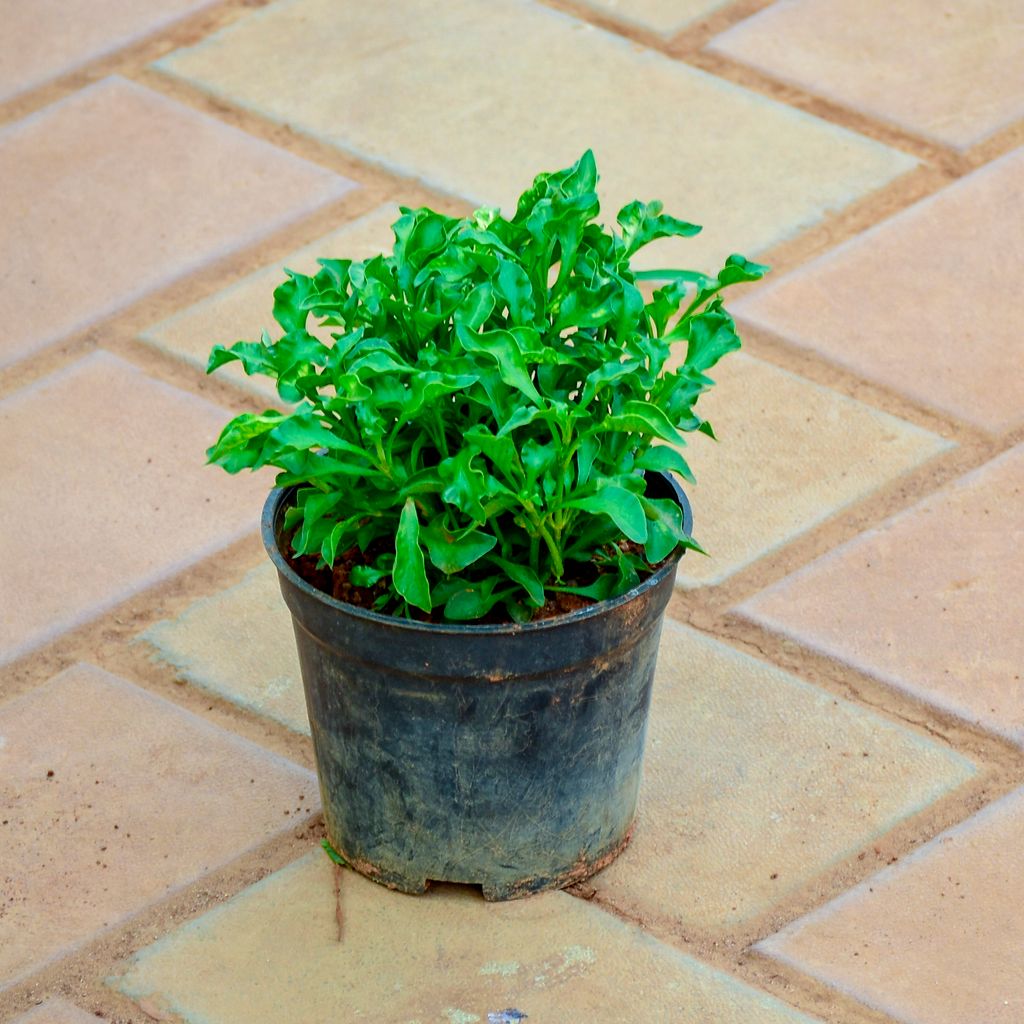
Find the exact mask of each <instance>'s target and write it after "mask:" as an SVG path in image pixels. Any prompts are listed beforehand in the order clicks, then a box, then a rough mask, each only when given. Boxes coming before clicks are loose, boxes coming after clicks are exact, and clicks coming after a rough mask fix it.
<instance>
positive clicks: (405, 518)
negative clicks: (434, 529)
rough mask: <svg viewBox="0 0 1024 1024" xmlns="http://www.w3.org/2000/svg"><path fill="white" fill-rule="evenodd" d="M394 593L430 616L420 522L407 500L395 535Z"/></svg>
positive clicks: (413, 506)
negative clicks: (395, 591) (396, 592)
mask: <svg viewBox="0 0 1024 1024" xmlns="http://www.w3.org/2000/svg"><path fill="white" fill-rule="evenodd" d="M393 579H394V581H395V590H397V591H398V593H399V594H401V595H402V597H404V598H405V599H406V601H408V602H409V604H411V605H413V606H414V607H416V608H420V609H422V610H423V611H425V612H429V611H430V609H431V607H432V605H431V603H430V584H429V582H428V581H427V570H426V563H425V561H424V558H423V551H422V549H421V548H420V520H419V516H417V514H416V503H415V502H414V501H413V499H412V498H406V501H405V505H404V506H403V507H402V515H401V518H400V519H399V521H398V533H397V534H396V535H395V570H394V576H393Z"/></svg>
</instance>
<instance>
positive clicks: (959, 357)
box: [732, 149, 1024, 432]
mask: <svg viewBox="0 0 1024 1024" xmlns="http://www.w3.org/2000/svg"><path fill="white" fill-rule="evenodd" d="M1022 176H1024V149H1018V150H1015V151H1014V152H1013V153H1011V154H1009V155H1008V156H1006V157H1003V158H1002V159H1001V160H998V161H996V162H995V163H993V164H990V165H989V166H987V167H985V168H983V169H982V170H979V171H975V172H974V173H973V174H971V175H970V176H968V177H967V178H965V179H962V180H961V181H959V182H957V183H956V184H955V185H952V186H950V187H949V188H947V189H944V190H943V191H941V192H939V193H938V194H937V195H935V196H933V197H931V198H929V199H926V200H924V201H923V202H921V203H918V204H917V205H916V206H913V207H911V208H910V209H909V210H906V211H904V212H903V213H901V214H899V215H897V216H895V217H893V218H892V219H891V220H888V221H885V222H883V223H882V224H880V225H879V226H878V227H876V228H873V229H872V230H870V231H867V232H865V233H864V234H862V235H859V236H858V237H856V238H855V239H853V240H852V241H850V242H847V243H846V244H845V245H842V246H839V247H838V248H837V249H835V250H833V251H832V252H830V253H828V254H827V255H825V256H823V257H822V258H821V259H818V260H815V261H814V262H813V263H810V264H808V265H807V266H806V267H804V268H802V269H800V270H798V271H796V272H795V273H793V274H790V275H789V276H787V277H783V278H780V279H778V280H775V281H770V282H769V283H767V284H766V285H765V286H764V287H762V288H760V289H759V290H758V292H757V293H756V294H753V295H750V296H748V297H746V298H743V299H741V300H739V301H738V302H736V303H735V304H734V305H733V307H732V308H733V312H734V313H735V314H736V315H737V316H738V317H739V318H740V319H741V320H742V321H747V322H750V323H753V324H758V325H760V326H763V327H767V328H769V329H770V330H772V331H775V332H776V333H778V334H781V335H782V336H783V337H785V338H787V339H788V340H790V341H792V342H795V343H796V344H798V345H801V346H804V347H806V348H810V349H813V350H815V351H817V352H820V353H821V354H822V355H824V356H827V357H828V358H829V359H832V360H834V361H835V362H837V363H839V364H841V365H842V366H845V367H847V368H849V369H851V370H853V371H854V373H857V374H860V375H862V376H864V377H867V378H869V379H870V380H873V381H876V382H878V383H880V384H882V385H884V386H885V387H888V388H891V389H892V390H894V391H897V392H902V393H903V394H905V395H908V396H909V397H910V398H913V399H915V400H917V401H918V402H920V403H922V404H924V405H927V406H932V407H934V408H936V409H939V410H941V411H943V412H946V413H951V414H952V415H953V416H955V417H957V418H959V419H963V420H966V421H967V422H969V423H973V424H975V425H976V426H979V427H982V428H984V429H986V430H990V431H995V432H999V431H1004V430H1009V429H1010V428H1012V427H1014V426H1018V425H1020V424H1021V423H1024V376H1022V375H1021V374H1020V373H1016V372H1013V370H1014V368H1016V367H1019V366H1020V365H1021V364H1022V362H1024V335H1022V334H1021V331H1020V330H1019V323H1020V322H1021V320H1022V318H1024V295H1022V292H1021V289H1020V287H1019V281H1018V278H1019V268H1020V267H1021V266H1022V265H1024V235H1022V234H1021V232H1020V230H1019V225H1020V223H1021V222H1022V220H1024V189H1021V187H1020V181H1021V178H1022Z"/></svg>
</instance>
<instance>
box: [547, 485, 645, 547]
mask: <svg viewBox="0 0 1024 1024" xmlns="http://www.w3.org/2000/svg"><path fill="white" fill-rule="evenodd" d="M566 508H578V509H580V510H581V511H583V512H593V513H595V514H597V515H606V516H608V517H609V518H610V519H611V520H612V521H613V522H614V523H615V525H616V526H617V527H618V528H619V529H620V530H621V531H622V532H623V533H624V534H625V535H626V536H627V537H628V538H629V539H630V540H632V541H636V542H637V543H638V544H643V543H644V541H646V540H647V517H646V515H645V514H644V507H643V505H641V504H640V499H639V498H638V497H637V496H636V495H635V494H633V493H632V491H627V490H626V489H625V488H624V487H620V486H618V485H617V484H606V485H605V486H604V487H602V488H601V489H600V490H599V491H597V493H596V494H592V495H589V496H587V497H583V498H574V499H573V500H572V501H568V502H566Z"/></svg>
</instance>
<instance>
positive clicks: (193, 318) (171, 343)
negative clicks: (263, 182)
mask: <svg viewBox="0 0 1024 1024" xmlns="http://www.w3.org/2000/svg"><path fill="white" fill-rule="evenodd" d="M397 218H398V210H397V208H396V207H395V206H392V205H391V204H386V205H384V206H380V207H377V209H375V210H373V211H372V212H370V213H368V214H366V215H365V216H363V217H360V218H359V219H358V220H354V221H352V222H351V223H350V224H346V225H344V226H343V227H341V228H339V229H338V230H337V231H333V232H331V234H329V235H325V236H324V237H323V238H320V239H317V241H315V242H312V243H310V244H309V245H307V246H305V247H304V248H302V249H299V250H298V251H297V252H293V253H292V254H291V255H289V256H287V257H285V259H283V260H282V261H281V262H280V264H277V263H275V264H273V265H271V266H268V267H264V268H263V269H262V270H257V271H256V272H255V273H253V274H250V275H249V276H248V277H245V278H243V279H242V280H241V281H239V282H238V283H237V284H233V285H232V286H231V287H230V288H226V289H224V291H222V292H217V293H216V294H215V295H211V296H209V298H206V299H203V300H202V301H201V302H197V303H196V304H195V305H194V306H190V307H188V308H187V309H184V310H182V311H181V312H180V313H176V314H174V316H172V317H170V318H168V319H167V320H163V321H161V322H160V323H158V324H154V325H153V326H152V327H150V328H148V329H147V330H145V331H144V332H143V333H142V335H141V338H142V340H143V341H146V342H149V343H150V344H151V345H153V346H154V347H156V348H159V349H161V350H162V351H164V352H168V353H169V354H171V355H174V356H177V357H179V358H180V359H184V360H185V361H186V362H189V363H192V364H193V365H195V366H199V367H201V368H202V369H204V370H205V369H206V363H207V360H208V359H209V355H210V349H211V348H213V346H214V344H216V343H218V342H219V343H220V344H222V345H230V344H231V343H232V342H234V341H239V340H241V339H245V340H247V341H248V340H256V339H258V338H259V337H260V332H261V331H262V330H264V329H268V330H270V331H271V334H273V332H274V330H275V329H276V328H275V324H274V318H273V311H274V289H275V288H276V287H277V286H278V285H279V284H280V283H281V282H282V281H283V280H284V271H283V270H282V267H288V268H289V269H291V270H296V271H298V272H300V273H305V274H309V273H313V272H314V271H315V270H316V269H317V263H316V261H317V259H318V258H319V257H321V256H324V257H338V258H342V259H349V258H351V259H366V258H367V257H368V256H376V255H377V254H378V253H380V252H390V251H391V246H392V245H393V244H394V236H393V235H392V233H391V224H392V222H393V221H395V220H396V219H397ZM217 374H218V376H221V375H223V376H227V375H230V376H231V377H233V378H234V380H235V381H236V382H237V383H239V384H242V385H243V386H244V387H247V388H250V389H251V390H253V391H256V392H258V393H259V394H261V395H264V396H266V397H268V398H272V399H275V400H277V390H276V388H275V387H274V385H273V383H272V382H271V381H270V380H269V379H268V378H266V377H247V376H246V375H245V372H244V371H243V370H242V369H241V367H240V366H238V365H237V364H235V365H233V366H228V367H225V368H224V369H222V370H218V371H217Z"/></svg>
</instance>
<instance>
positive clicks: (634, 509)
mask: <svg viewBox="0 0 1024 1024" xmlns="http://www.w3.org/2000/svg"><path fill="white" fill-rule="evenodd" d="M596 184H597V169H596V166H595V163H594V157H593V154H592V153H590V152H589V151H588V152H587V153H585V154H584V155H583V156H582V157H581V158H580V160H579V161H578V162H577V163H576V164H575V165H573V166H572V167H570V168H568V169H566V170H563V171H558V172H556V173H552V174H540V175H538V176H537V178H536V179H535V181H534V183H533V186H532V187H531V188H530V189H529V190H528V191H527V192H525V193H524V194H523V195H522V196H521V197H520V199H519V203H518V206H517V208H516V212H515V215H514V216H512V217H511V218H509V219H506V218H505V217H503V216H501V214H500V212H499V211H498V210H497V209H491V208H484V209H481V210H478V211H477V212H476V213H474V214H473V215H472V216H471V217H469V218H465V219H457V218H452V217H447V216H444V215H442V214H440V213H437V212H435V211H433V210H430V209H426V208H421V209H417V210H411V209H405V208H402V210H401V217H400V218H399V220H398V221H396V223H395V224H394V226H393V230H394V234H395V245H394V251H393V253H392V254H391V255H382V256H375V257H373V258H372V259H368V260H365V261H362V262H353V261H351V260H341V259H323V260H320V270H319V271H318V272H317V273H316V274H315V275H314V276H312V277H307V276H304V275H302V274H296V273H292V272H291V271H287V274H288V279H287V280H286V281H285V282H284V283H283V284H282V285H280V287H278V288H277V290H276V291H275V292H274V319H275V320H276V321H277V323H278V324H279V325H280V327H281V329H282V331H283V336H282V337H280V338H279V339H278V340H276V341H272V340H271V338H270V337H269V336H268V335H267V333H266V332H264V334H263V338H262V340H261V341H258V342H250V341H241V342H237V343H236V344H234V345H231V346H230V347H229V348H225V347H223V346H221V345H217V346H215V347H214V349H213V351H212V353H211V355H210V361H209V366H208V368H207V372H212V371H214V370H216V369H217V368H218V367H220V366H222V365H224V364H225V363H228V362H231V361H233V360H238V361H239V362H240V363H241V364H242V366H243V368H244V369H245V372H246V373H248V374H254V373H259V374H265V375H267V376H269V377H272V378H274V379H275V380H276V382H277V388H278V392H279V393H280V395H281V396H282V398H284V399H286V400H287V401H288V402H291V403H295V405H294V409H293V411H291V412H288V413H282V412H278V411H275V410H268V411H266V412H263V413H261V414H259V415H255V414H250V413H246V414H243V415H241V416H238V417H236V418H235V419H233V420H232V421H231V422H230V423H229V424H228V425H227V427H225V429H224V431H223V432H222V433H221V435H220V437H219V439H218V440H217V443H216V444H215V445H214V446H213V447H212V448H211V449H210V450H209V453H208V454H209V458H210V461H211V462H214V463H216V464H218V465H220V466H222V467H223V468H224V469H226V470H227V471H228V472H229V473H235V472H238V471H239V470H242V469H256V468H258V467H260V466H264V465H268V464H269V465H273V466H276V467H277V468H278V469H279V470H280V471H281V472H280V474H279V476H278V478H277V482H278V485H279V486H290V485H298V489H297V492H296V496H295V504H294V506H293V507H292V508H290V509H289V511H288V513H287V518H286V523H285V525H286V527H287V528H288V529H289V530H294V533H293V535H292V538H291V544H292V547H293V549H294V553H295V554H296V555H315V556H317V557H318V558H319V559H320V560H321V561H320V563H319V564H321V565H324V564H325V565H327V566H333V565H334V563H335V562H336V560H338V559H339V557H340V556H341V555H342V554H343V553H345V552H346V551H347V552H348V557H349V559H350V560H351V558H352V556H353V555H354V553H355V552H354V550H352V549H357V550H358V552H360V553H361V555H360V557H359V558H357V559H356V560H355V564H353V565H352V567H351V569H350V581H351V583H352V584H354V585H356V586H360V587H373V588H375V593H376V600H375V602H374V605H373V606H374V607H375V608H377V609H378V610H381V611H384V612H385V613H390V614H395V615H415V614H417V613H415V612H413V609H419V610H420V611H421V612H424V613H426V612H431V611H433V610H435V609H438V608H441V609H443V615H444V617H445V618H447V619H452V620H472V619H478V618H480V617H482V616H484V615H487V614H488V613H489V612H490V611H491V609H492V608H493V607H494V606H495V605H497V604H499V603H501V604H503V605H504V610H505V612H506V613H507V615H508V616H511V617H512V618H513V619H514V620H516V621H526V620H528V619H530V618H531V617H532V615H533V614H534V613H535V611H536V609H538V608H540V607H542V606H543V605H544V603H545V599H546V593H545V592H549V593H550V592H557V591H559V590H565V591H570V592H573V593H578V594H583V595H584V596H586V597H591V598H594V599H604V598H608V597H612V596H615V595H618V594H621V593H624V592H625V591H626V590H628V589H630V588H631V587H633V586H634V585H636V583H637V582H638V581H639V579H640V578H641V577H642V576H643V575H644V574H646V573H649V572H650V570H651V568H652V567H653V566H654V565H656V564H657V563H659V562H660V561H662V560H663V559H664V558H666V557H667V556H668V555H670V554H671V553H672V552H673V551H674V550H675V549H676V547H677V546H679V545H682V546H684V547H689V548H697V549H698V550H700V549H699V546H698V545H697V544H696V543H695V542H694V541H693V540H692V539H691V538H690V537H688V536H687V535H686V534H685V533H684V531H683V525H682V521H681V515H680V510H679V508H678V506H677V505H676V504H675V502H673V501H671V500H669V499H652V498H648V497H646V496H645V493H644V491H645V484H644V478H643V472H644V471H645V470H654V471H657V470H670V471H672V472H675V473H678V474H680V475H681V476H683V477H684V478H686V479H687V480H692V476H691V474H690V470H689V468H688V466H687V464H686V462H685V461H684V459H683V457H682V455H681V454H680V453H679V451H678V447H673V446H681V445H683V444H684V443H685V441H684V438H683V434H684V433H687V432H691V431H702V432H703V433H705V434H708V435H709V436H711V437H714V433H713V431H712V429H711V427H710V425H709V424H708V423H707V422H706V421H704V420H703V419H701V418H700V416H698V415H697V414H696V413H695V412H694V403H695V402H696V400H697V398H698V396H699V395H700V394H701V393H702V392H704V391H706V390H707V389H708V388H709V387H710V386H711V384H712V383H713V381H712V380H711V379H710V378H709V377H708V376H707V375H706V374H707V371H708V370H709V369H710V368H711V367H712V366H714V365H715V363H717V362H718V360H719V359H720V358H721V357H722V356H723V355H725V354H726V353H727V352H730V351H732V350H734V349H737V348H739V346H740V340H739V338H738V337H737V335H736V331H735V328H734V324H733V320H732V318H731V317H730V316H729V314H728V313H727V312H726V311H725V309H724V308H723V307H722V300H721V297H720V295H719V293H720V292H721V291H722V290H723V289H724V288H726V287H728V286H729V285H732V284H736V283H738V282H742V281H753V280H756V279H758V278H760V277H761V276H763V274H764V273H765V272H766V271H767V269H768V268H767V267H763V266H759V265H758V264H755V263H750V262H748V261H747V260H745V259H744V258H743V257H742V256H737V255H734V256H730V257H729V259H728V260H727V262H726V264H725V266H724V268H723V269H722V270H721V271H720V272H719V274H718V275H717V277H708V276H706V275H704V274H700V273H696V272H692V271H683V270H675V271H654V272H649V273H647V274H641V273H636V272H634V271H632V270H631V269H630V260H631V258H632V256H633V255H634V254H635V253H636V252H637V251H638V250H640V249H641V248H642V247H643V246H645V245H646V244H647V243H648V242H651V241H652V240H654V239H656V238H661V237H664V236H673V235H678V236H683V237H688V236H691V235H695V234H696V233H697V232H698V231H699V230H700V228H699V227H697V226H696V225H693V224H688V223H686V222H685V221H681V220H677V219H676V218H674V217H670V216H667V215H666V214H664V213H662V205H661V203H659V202H652V203H646V204H645V203H641V202H633V203H630V204H629V205H628V206H626V207H624V208H623V209H622V210H621V211H620V212H619V214H618V218H617V220H618V225H619V228H620V232H619V233H615V232H612V231H607V230H605V229H603V228H602V227H601V226H599V225H598V224H596V223H594V218H595V217H596V216H597V214H598V211H599V204H598V198H597V194H596V193H595V191H594V189H595V186H596ZM645 277H648V278H651V279H659V280H662V281H665V282H666V283H665V284H663V285H662V286H661V287H660V288H658V289H657V290H655V291H654V293H653V296H652V297H651V298H650V300H649V301H646V300H645V298H644V295H643V294H642V293H641V291H640V288H639V287H638V281H639V280H640V279H642V278H645ZM310 315H312V317H313V318H315V320H316V321H317V322H318V323H319V328H318V327H313V328H312V329H310V325H309V318H310ZM331 328H334V329H335V330H334V331H333V332H332V333H330V335H329V337H328V330H329V329H331ZM325 329H326V330H325ZM314 332H315V333H314ZM674 343H679V345H680V347H682V346H685V359H684V360H683V362H682V364H681V365H679V366H678V367H677V368H675V369H672V370H666V364H667V363H668V360H669V356H670V353H671V350H672V346H673V344H674ZM656 442H666V444H657V443H656ZM627 542H631V543H627Z"/></svg>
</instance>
